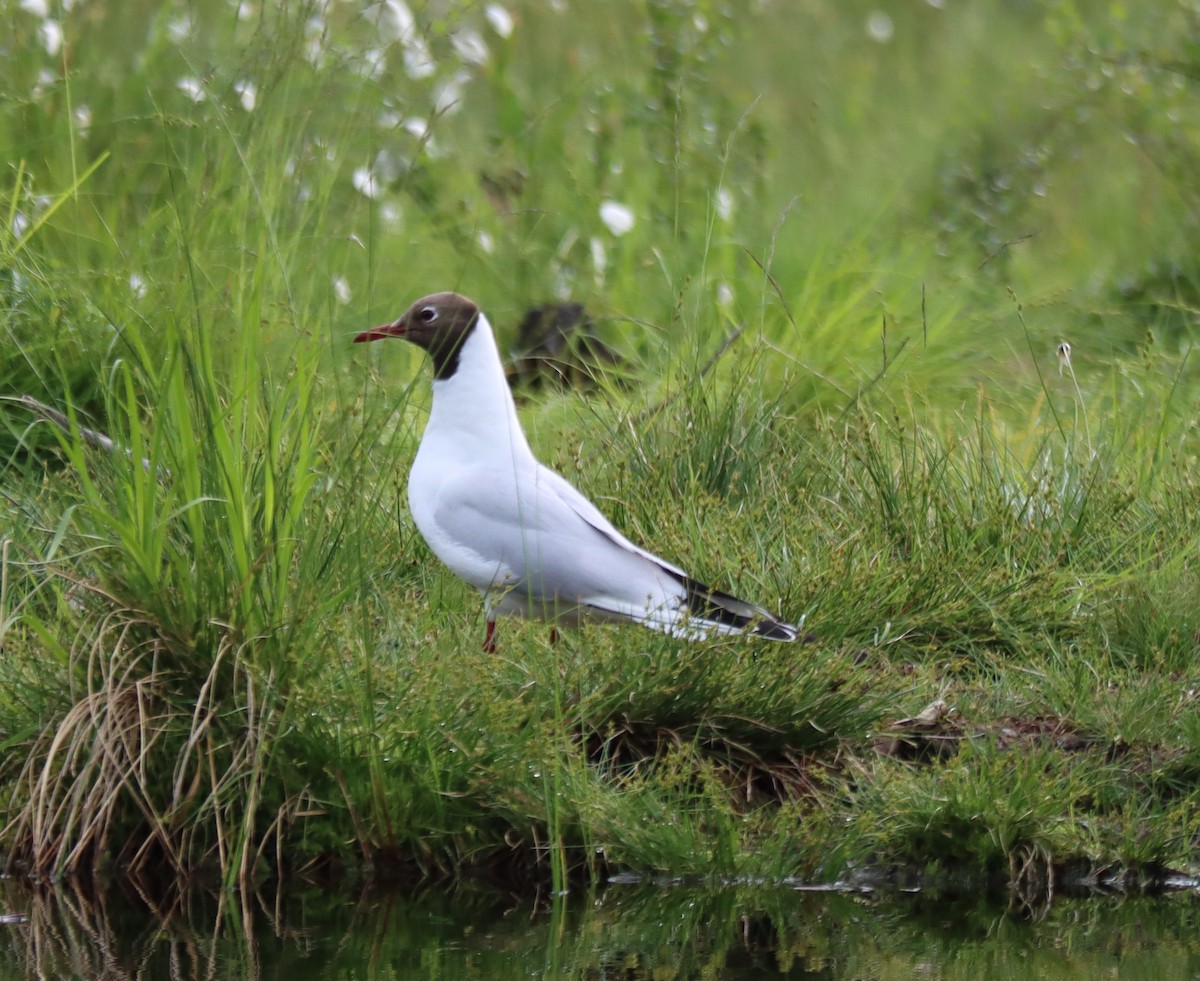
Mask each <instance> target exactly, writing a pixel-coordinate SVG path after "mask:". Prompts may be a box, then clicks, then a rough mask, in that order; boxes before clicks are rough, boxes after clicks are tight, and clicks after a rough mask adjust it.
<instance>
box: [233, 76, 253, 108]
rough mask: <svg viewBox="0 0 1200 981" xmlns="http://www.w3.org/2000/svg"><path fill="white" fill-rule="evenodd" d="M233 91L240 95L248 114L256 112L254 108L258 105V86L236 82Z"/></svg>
mask: <svg viewBox="0 0 1200 981" xmlns="http://www.w3.org/2000/svg"><path fill="white" fill-rule="evenodd" d="M233 91H235V92H236V93H237V94H238V98H239V99H240V100H241V103H242V108H243V109H245V110H246V112H254V107H255V106H256V105H258V86H257V85H255V84H254V83H253V82H234V83H233Z"/></svg>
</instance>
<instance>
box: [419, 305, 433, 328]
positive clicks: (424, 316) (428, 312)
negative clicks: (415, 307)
mask: <svg viewBox="0 0 1200 981" xmlns="http://www.w3.org/2000/svg"><path fill="white" fill-rule="evenodd" d="M417 316H418V317H420V318H421V323H423V324H431V323H433V322H434V321H435V320H437V318H438V312H437V307H421V309H420V311H419V312H418V313H417Z"/></svg>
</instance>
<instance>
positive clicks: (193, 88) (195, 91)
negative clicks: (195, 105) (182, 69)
mask: <svg viewBox="0 0 1200 981" xmlns="http://www.w3.org/2000/svg"><path fill="white" fill-rule="evenodd" d="M175 88H177V89H179V91H180V92H182V93H183V94H184V95H186V96H187V97H188V98H189V99H191V100H192V101H193V102H203V101H204V100H205V98H206V97H207V93H206V92H205V91H204V84H203V83H202V82H201V81H200V79H198V78H181V79H180V80H179V81H178V82H176V83H175Z"/></svg>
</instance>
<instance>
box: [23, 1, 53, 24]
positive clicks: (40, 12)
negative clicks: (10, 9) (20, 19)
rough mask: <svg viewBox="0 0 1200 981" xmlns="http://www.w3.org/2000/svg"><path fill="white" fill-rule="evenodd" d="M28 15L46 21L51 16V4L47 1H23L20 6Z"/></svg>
mask: <svg viewBox="0 0 1200 981" xmlns="http://www.w3.org/2000/svg"><path fill="white" fill-rule="evenodd" d="M19 6H20V7H21V9H22V10H24V11H25V12H26V13H29V14H33V16H34V17H40V18H41V19H42V20H45V19H46V18H47V17H49V16H50V4H48V3H47V2H46V0H21V3H20V5H19Z"/></svg>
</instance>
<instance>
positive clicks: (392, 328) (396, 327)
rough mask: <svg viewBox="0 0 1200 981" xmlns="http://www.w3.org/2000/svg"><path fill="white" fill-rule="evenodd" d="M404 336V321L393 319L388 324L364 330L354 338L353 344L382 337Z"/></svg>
mask: <svg viewBox="0 0 1200 981" xmlns="http://www.w3.org/2000/svg"><path fill="white" fill-rule="evenodd" d="M403 336H404V321H403V319H401V320H395V321H393V322H392V323H390V324H381V325H380V326H378V327H372V328H371V329H370V330H364V331H363V332H362V333H361V334H359V335H358V336H357V337H355V338H354V343H355V344H363V343H365V342H366V341H378V340H381V339H383V338H384V337H403Z"/></svg>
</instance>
